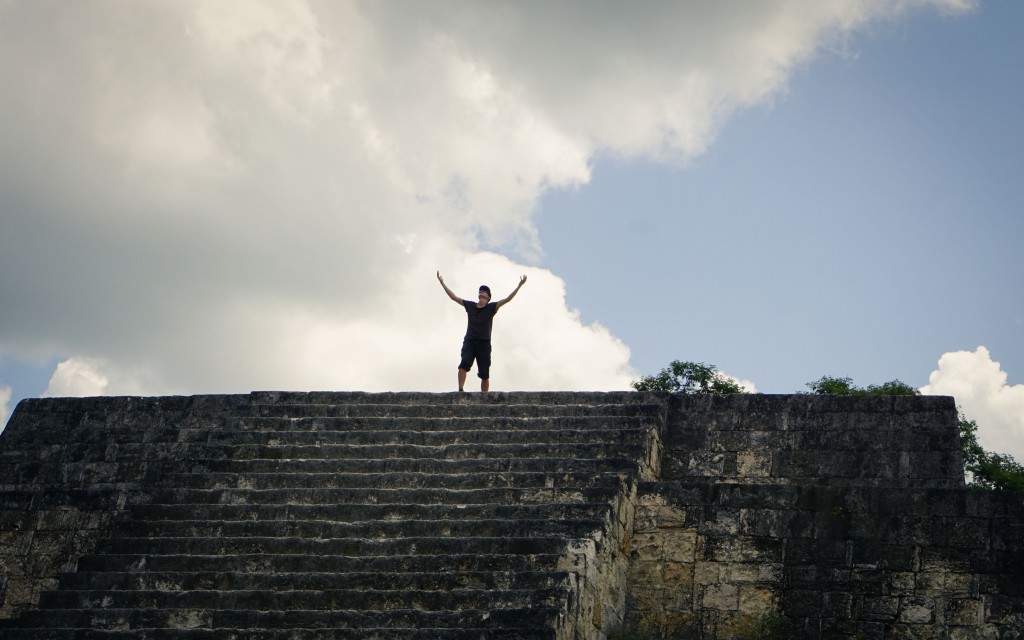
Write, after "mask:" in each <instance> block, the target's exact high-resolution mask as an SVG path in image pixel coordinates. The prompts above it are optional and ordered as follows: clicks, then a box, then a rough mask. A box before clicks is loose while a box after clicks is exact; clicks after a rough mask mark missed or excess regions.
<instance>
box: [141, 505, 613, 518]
mask: <svg viewBox="0 0 1024 640" xmlns="http://www.w3.org/2000/svg"><path fill="white" fill-rule="evenodd" d="M610 509H611V507H610V506H609V505H608V504H607V503H604V502H602V503H589V504H588V503H580V502H571V503H560V502H545V503H539V504H514V505H504V504H432V505H430V504H279V505H260V504H255V505H247V504H203V505H195V504H161V505H137V506H133V507H132V508H131V515H132V517H133V518H135V519H139V520H197V519H199V520H321V521H326V522H362V521H368V520H472V519H477V520H479V519H495V520H510V519H525V520H537V519H544V518H548V519H560V520H575V519H588V518H594V517H604V515H605V514H606V513H608V512H609V511H610Z"/></svg>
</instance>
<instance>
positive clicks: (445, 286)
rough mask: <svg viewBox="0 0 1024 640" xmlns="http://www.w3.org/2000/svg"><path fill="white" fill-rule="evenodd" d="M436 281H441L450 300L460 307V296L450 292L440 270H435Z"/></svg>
mask: <svg viewBox="0 0 1024 640" xmlns="http://www.w3.org/2000/svg"><path fill="white" fill-rule="evenodd" d="M437 281H438V282H440V283H441V286H442V287H444V292H445V293H447V294H448V297H449V298H451V299H452V301H453V302H455V304H457V305H459V306H460V307H461V306H462V298H460V297H459V296H457V295H455V294H454V293H452V290H451V289H449V288H448V285H446V284H445V283H444V278H442V277H441V272H440V271H438V272H437ZM509 297H511V296H509Z"/></svg>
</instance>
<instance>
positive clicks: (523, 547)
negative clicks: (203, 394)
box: [95, 536, 573, 555]
mask: <svg viewBox="0 0 1024 640" xmlns="http://www.w3.org/2000/svg"><path fill="white" fill-rule="evenodd" d="M572 540H573V539H570V538H566V537H563V536H544V537H541V536H535V537H529V538H508V537H472V538H470V537H465V538H458V539H457V538H447V537H407V538H393V539H371V538H327V539H323V540H313V539H309V538H295V537H292V538H282V537H270V538H257V537H239V538H226V537H218V538H149V537H127V536H126V537H120V538H116V539H104V540H101V541H100V542H99V543H98V544H97V545H96V551H95V553H96V554H103V553H117V554H146V555H160V554H162V555H178V554H194V555H215V554H220V553H224V554H242V553H250V554H287V555H290V554H296V553H307V554H313V555H347V554H351V555H357V554H366V555H391V554H395V555H410V554H420V555H451V554H456V553H486V554H495V555H498V554H504V553H508V554H533V553H560V552H562V551H564V550H565V548H566V546H567V544H568V543H569V542H571V541H572Z"/></svg>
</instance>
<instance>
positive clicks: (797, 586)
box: [0, 392, 1024, 640]
mask: <svg viewBox="0 0 1024 640" xmlns="http://www.w3.org/2000/svg"><path fill="white" fill-rule="evenodd" d="M771 631H775V632H778V633H782V634H785V635H784V636H783V637H793V638H800V637H807V638H846V639H849V640H854V639H871V638H878V639H889V638H908V639H917V638H943V639H949V640H957V639H961V638H962V639H968V638H970V639H974V638H999V639H1009V638H1022V637H1024V494H1022V493H1021V492H991V491H977V490H970V489H966V488H965V487H964V484H963V464H962V461H961V458H960V453H959V444H958V440H957V427H956V410H955V407H954V403H953V399H952V398H944V397H858V398H850V397H824V396H809V395H795V396H769V395H736V396H672V395H664V394H639V393H627V392H622V393H491V394H488V395H478V394H422V393H401V394H365V393H283V392H282V393H278V392H260V393H253V394H247V395H235V396H192V397H165V398H83V399H59V398H58V399H38V400H26V401H23V402H22V403H21V404H19V405H18V408H17V409H16V410H15V412H14V415H13V416H12V417H11V420H10V422H9V424H8V426H7V429H6V431H4V433H3V434H2V435H0V637H3V638H5V639H7V638H11V639H18V638H31V639H33V640H36V639H47V638H51V639H57V638H68V639H70V638H76V639H78V638H105V639H117V638H190V639H191V638H211V639H212V638H238V639H241V638H250V639H253V640H255V639H256V638H260V639H269V638H313V639H314V640H316V639H318V638H325V639H326V638H403V639H405V638H432V639H440V640H445V639H454V638H467V639H468V638H473V639H477V638H508V639H511V638H538V639H539V638H550V639H556V638H557V639H559V640H569V639H573V640H577V639H579V640H584V639H586V640H591V639H603V638H606V637H608V636H609V635H611V636H616V635H617V636H618V637H623V638H701V639H714V638H722V639H724V638H756V637H762V636H765V635H766V634H767V633H769V632H771Z"/></svg>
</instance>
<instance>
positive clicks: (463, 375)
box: [459, 369, 469, 391]
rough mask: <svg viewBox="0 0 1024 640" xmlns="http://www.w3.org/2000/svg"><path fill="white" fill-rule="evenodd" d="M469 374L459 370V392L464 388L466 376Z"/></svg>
mask: <svg viewBox="0 0 1024 640" xmlns="http://www.w3.org/2000/svg"><path fill="white" fill-rule="evenodd" d="M467 373H469V372H468V371H466V370H465V369H459V391H462V390H463V389H465V388H466V374H467Z"/></svg>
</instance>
